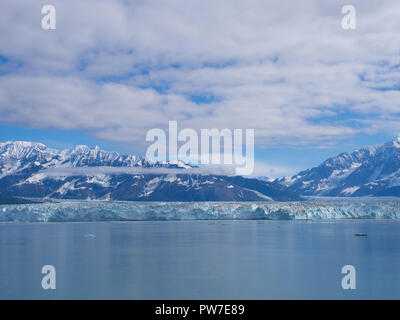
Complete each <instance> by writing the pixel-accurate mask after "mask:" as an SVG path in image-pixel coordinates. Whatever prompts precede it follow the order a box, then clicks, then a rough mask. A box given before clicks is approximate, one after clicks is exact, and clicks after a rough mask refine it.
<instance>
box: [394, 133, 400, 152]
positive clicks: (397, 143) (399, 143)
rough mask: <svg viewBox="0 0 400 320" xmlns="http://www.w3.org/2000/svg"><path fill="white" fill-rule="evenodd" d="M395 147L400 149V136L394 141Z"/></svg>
mask: <svg viewBox="0 0 400 320" xmlns="http://www.w3.org/2000/svg"><path fill="white" fill-rule="evenodd" d="M393 146H394V147H395V148H398V149H400V136H397V137H396V138H395V139H394V140H393Z"/></svg>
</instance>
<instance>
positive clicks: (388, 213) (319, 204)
mask: <svg viewBox="0 0 400 320" xmlns="http://www.w3.org/2000/svg"><path fill="white" fill-rule="evenodd" d="M263 219H265V220H325V219H326V220H330V219H400V201H399V200H376V201H367V200H357V201H354V200H352V201H350V200H335V201H328V200H326V201H324V200H319V201H316V200H310V201H302V202H124V201H93V200H92V201H77V200H66V201H59V202H46V203H35V204H17V205H2V206H0V222H2V223H5V222H80V221H81V222H88V221H152V220H155V221H162V220H165V221H168V220H263Z"/></svg>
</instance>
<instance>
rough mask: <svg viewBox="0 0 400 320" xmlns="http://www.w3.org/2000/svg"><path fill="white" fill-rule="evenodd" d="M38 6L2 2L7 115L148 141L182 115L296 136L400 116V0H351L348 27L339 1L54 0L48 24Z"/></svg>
mask: <svg viewBox="0 0 400 320" xmlns="http://www.w3.org/2000/svg"><path fill="white" fill-rule="evenodd" d="M44 4H45V3H44V2H41V1H38V2H26V1H22V0H3V1H2V10H1V12H0V15H1V19H0V32H1V34H2V37H1V39H0V45H1V46H0V48H1V50H0V54H1V56H4V57H7V58H9V62H4V63H3V62H1V63H2V67H1V68H0V70H3V71H2V72H1V76H0V117H1V119H2V120H1V121H2V123H8V124H18V125H23V126H26V127H31V128H55V129H80V130H84V131H87V132H90V133H92V134H94V135H96V136H97V137H100V138H101V139H104V140H109V141H116V142H124V143H127V144H133V145H143V144H144V142H145V132H146V131H147V130H149V129H151V128H164V129H165V128H166V127H167V126H168V121H169V120H178V124H179V126H180V127H181V128H185V127H189V128H194V129H200V128H213V127H215V128H218V129H222V128H225V127H227V128H231V129H233V128H254V129H255V133H256V144H257V145H258V146H270V145H281V144H287V145H291V146H296V147H298V146H301V145H316V146H318V145H324V144H327V143H330V142H331V141H333V140H339V139H345V138H347V137H348V136H350V135H353V134H356V133H360V132H363V133H368V134H370V133H373V132H376V131H379V130H381V131H385V130H386V131H390V130H393V127H394V124H396V123H399V121H400V118H399V114H398V110H399V109H398V101H399V98H400V96H399V95H400V94H399V90H398V89H399V87H400V83H399V82H400V81H399V79H400V77H399V76H400V74H399V72H400V70H399V48H398V41H397V37H398V36H397V33H398V30H399V29H400V20H399V19H397V17H396V16H395V15H393V14H392V12H396V11H398V10H400V3H398V2H396V1H389V0H386V1H380V2H377V1H372V0H365V1H359V0H357V1H353V3H352V4H353V5H354V6H355V7H356V9H357V17H358V20H357V29H356V30H351V31H348V30H343V29H342V28H341V25H340V21H341V18H342V14H341V5H342V3H341V2H337V1H317V0H314V1H297V2H296V3H294V2H293V1H289V0H281V1H272V0H271V1H264V0H259V1H256V0H251V1H246V2H244V1H228V0H226V1H211V0H209V1H208V0H202V1H197V0H195V1H190V2H188V1H183V0H171V1H168V2H166V1H162V0H148V1H139V0H138V1H129V2H128V1H122V0H120V1H108V0H98V1H96V2H94V1H89V0H80V1H63V2H61V1H59V2H56V3H55V4H54V5H55V7H56V9H57V30H52V31H44V30H42V29H41V27H40V21H41V18H42V15H41V14H40V9H41V6H42V5H44ZM203 96H205V97H210V98H209V99H208V100H207V101H206V102H204V101H202V100H201V99H197V100H196V98H194V97H203ZM346 114H351V115H352V117H353V122H352V123H351V124H349V123H348V122H346V121H345V120H343V115H346ZM377 115H378V116H379V121H378V122H375V119H377ZM386 123H387V124H388V126H386V125H385V124H386Z"/></svg>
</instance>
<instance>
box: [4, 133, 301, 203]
mask: <svg viewBox="0 0 400 320" xmlns="http://www.w3.org/2000/svg"><path fill="white" fill-rule="evenodd" d="M191 169H193V167H191V166H189V165H187V164H185V163H183V162H176V163H169V162H157V161H150V160H147V159H145V158H142V157H136V156H133V155H128V156H124V155H120V154H119V153H117V152H108V151H105V150H102V149H100V148H99V147H95V148H93V149H90V148H89V147H87V146H77V147H75V148H73V149H67V150H57V149H52V148H48V147H47V146H45V145H43V144H40V143H33V142H21V141H11V142H5V143H0V194H3V195H4V196H8V197H23V198H41V199H84V200H92V199H99V200H126V201H273V200H276V201H294V200H302V198H301V197H300V196H298V195H296V194H295V193H294V192H292V191H290V190H289V189H288V188H287V187H285V186H284V185H282V184H280V183H278V182H268V181H261V180H257V179H248V178H243V177H240V176H227V175H216V174H199V173H191V172H190V170H191ZM193 172H195V171H193Z"/></svg>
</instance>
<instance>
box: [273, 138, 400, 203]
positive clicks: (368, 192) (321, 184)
mask: <svg viewBox="0 0 400 320" xmlns="http://www.w3.org/2000/svg"><path fill="white" fill-rule="evenodd" d="M276 181H278V182H280V183H282V184H284V185H285V186H287V187H289V188H290V190H292V191H293V192H296V193H298V194H301V195H306V196H330V197H362V196H400V137H397V138H395V139H394V140H392V141H389V142H387V143H385V144H383V145H380V146H375V147H365V148H361V149H359V150H356V151H354V152H353V153H350V154H348V153H341V154H339V155H338V156H336V157H333V158H329V159H327V160H326V161H324V162H323V163H321V164H320V165H319V166H317V167H315V168H311V169H308V170H305V171H301V172H299V173H298V174H296V175H294V176H291V177H286V178H280V179H277V180H276Z"/></svg>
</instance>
